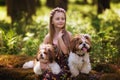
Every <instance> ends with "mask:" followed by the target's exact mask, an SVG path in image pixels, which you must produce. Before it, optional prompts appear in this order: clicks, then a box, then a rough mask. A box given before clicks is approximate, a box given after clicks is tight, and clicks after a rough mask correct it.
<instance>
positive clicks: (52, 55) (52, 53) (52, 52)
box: [48, 49, 55, 63]
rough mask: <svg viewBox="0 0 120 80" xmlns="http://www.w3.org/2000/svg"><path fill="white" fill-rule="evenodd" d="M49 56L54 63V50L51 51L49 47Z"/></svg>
mask: <svg viewBox="0 0 120 80" xmlns="http://www.w3.org/2000/svg"><path fill="white" fill-rule="evenodd" d="M48 56H49V61H50V63H52V62H53V61H54V60H55V58H54V51H51V50H50V49H48Z"/></svg>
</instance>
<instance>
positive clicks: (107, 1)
mask: <svg viewBox="0 0 120 80" xmlns="http://www.w3.org/2000/svg"><path fill="white" fill-rule="evenodd" d="M97 5H98V11H97V13H98V14H100V13H102V12H104V11H105V10H106V9H110V0H105V1H103V0H98V4H97Z"/></svg>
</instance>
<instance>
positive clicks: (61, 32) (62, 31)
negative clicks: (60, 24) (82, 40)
mask: <svg viewBox="0 0 120 80" xmlns="http://www.w3.org/2000/svg"><path fill="white" fill-rule="evenodd" d="M63 35H64V30H63V29H62V30H61V31H60V32H59V34H58V38H62V36H63Z"/></svg>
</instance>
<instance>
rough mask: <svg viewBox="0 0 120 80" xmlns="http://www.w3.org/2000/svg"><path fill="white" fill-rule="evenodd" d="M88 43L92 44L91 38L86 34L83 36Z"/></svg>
mask: <svg viewBox="0 0 120 80" xmlns="http://www.w3.org/2000/svg"><path fill="white" fill-rule="evenodd" d="M83 36H84V37H85V38H86V39H87V40H88V41H90V42H91V36H90V35H89V34H84V35H83Z"/></svg>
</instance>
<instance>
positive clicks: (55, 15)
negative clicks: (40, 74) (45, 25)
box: [44, 7, 72, 80]
mask: <svg viewBox="0 0 120 80" xmlns="http://www.w3.org/2000/svg"><path fill="white" fill-rule="evenodd" d="M65 27H66V12H65V10H64V9H62V8H58V7H57V8H55V9H53V10H52V11H51V13H50V22H49V33H48V34H47V35H46V36H45V38H44V43H50V44H53V45H54V46H55V49H56V50H55V51H56V61H57V62H58V64H59V65H60V67H61V69H62V72H61V73H60V74H59V75H57V76H56V75H53V76H54V78H56V79H57V80H67V79H68V77H70V72H69V68H68V65H67V58H68V55H69V52H70V40H71V38H72V36H71V33H70V32H69V31H67V30H66V29H65ZM44 68H45V67H44ZM45 75H46V74H45ZM47 76H48V73H47ZM50 76H51V74H49V77H47V78H48V79H49V80H50ZM44 78H46V77H44ZM60 78H61V79H60Z"/></svg>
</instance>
